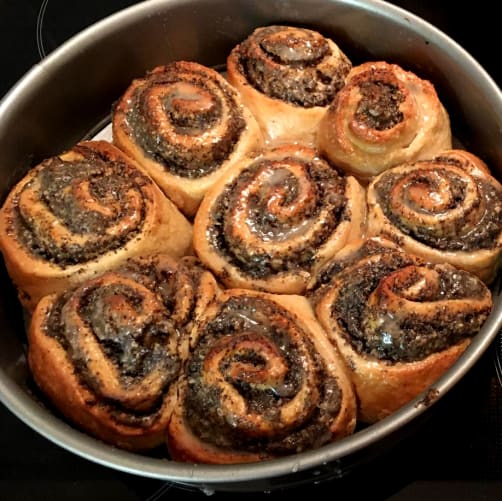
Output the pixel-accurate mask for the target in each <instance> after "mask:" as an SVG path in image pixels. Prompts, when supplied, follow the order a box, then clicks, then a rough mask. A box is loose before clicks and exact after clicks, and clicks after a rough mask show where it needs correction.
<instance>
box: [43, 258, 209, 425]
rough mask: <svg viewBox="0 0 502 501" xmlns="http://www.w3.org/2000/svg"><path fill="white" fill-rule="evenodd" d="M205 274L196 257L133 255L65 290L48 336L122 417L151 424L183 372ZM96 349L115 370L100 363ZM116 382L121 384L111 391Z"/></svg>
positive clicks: (83, 381) (50, 317) (84, 382)
mask: <svg viewBox="0 0 502 501" xmlns="http://www.w3.org/2000/svg"><path fill="white" fill-rule="evenodd" d="M202 273H203V270H202V268H201V267H198V264H197V263H196V262H195V260H191V258H186V259H183V260H181V261H180V262H178V263H176V264H175V263H174V261H172V260H170V259H169V260H166V259H164V258H163V257H162V256H160V257H158V258H156V257H154V258H144V259H142V258H139V259H134V260H130V261H128V262H127V264H125V265H124V266H122V267H121V268H119V269H117V270H115V271H112V272H109V273H107V274H105V275H103V276H102V277H98V278H96V279H95V280H93V281H90V282H89V283H87V284H84V285H82V286H80V287H78V288H76V289H74V290H70V291H68V292H66V293H65V294H63V295H61V296H60V297H59V298H58V300H57V301H56V303H55V305H54V307H53V308H52V309H51V311H50V314H49V315H48V317H47V321H46V324H45V326H44V330H45V332H46V334H47V335H49V336H51V337H54V338H55V339H56V340H57V341H58V342H59V343H60V344H61V346H62V347H63V348H64V349H65V351H66V353H67V357H68V358H69V360H70V361H71V363H72V365H73V366H74V367H75V374H76V375H77V376H78V378H79V382H80V384H82V385H83V386H85V387H87V388H88V389H89V390H90V391H91V392H92V394H93V395H95V399H96V403H99V404H100V405H106V406H107V407H108V410H109V412H111V413H112V414H113V415H114V417H115V419H116V420H117V421H119V422H123V423H127V424H130V425H131V424H134V425H139V426H148V425H149V424H151V423H152V422H153V421H154V420H155V419H156V415H157V414H158V413H159V412H161V408H162V402H163V398H164V396H165V394H166V393H167V392H168V390H169V388H170V386H171V385H172V384H173V383H174V382H175V381H176V380H177V378H178V375H179V373H180V371H181V367H182V360H181V358H180V355H179V353H178V343H179V341H180V339H181V338H182V337H183V336H185V333H186V329H187V325H188V323H189V322H190V320H191V319H192V318H193V316H192V315H193V312H194V308H195V301H196V300H197V294H196V292H195V289H196V288H197V287H198V286H199V281H200V277H201V274H202ZM180 291H181V292H182V294H180ZM181 296H183V297H181ZM96 350H99V357H101V356H103V357H104V359H105V360H107V362H106V363H107V364H109V365H110V366H113V369H112V370H110V369H108V368H106V367H105V366H103V365H102V364H100V365H99V367H100V368H97V366H96V365H95V364H96V360H93V358H96V356H97V355H96V354H97V351H96ZM91 353H94V355H93V356H92V355H90V354H91ZM109 371H110V372H109ZM108 378H109V379H110V380H111V381H115V382H113V383H109V382H107V379H108ZM145 381H148V383H145ZM145 384H146V386H145ZM114 386H118V388H119V390H113V391H111V390H109V388H110V387H112V388H113V387H114ZM107 388H108V389H107ZM152 388H154V389H152ZM142 389H143V390H142ZM145 391H146V393H145ZM117 392H118V393H117ZM131 395H133V396H132V397H131Z"/></svg>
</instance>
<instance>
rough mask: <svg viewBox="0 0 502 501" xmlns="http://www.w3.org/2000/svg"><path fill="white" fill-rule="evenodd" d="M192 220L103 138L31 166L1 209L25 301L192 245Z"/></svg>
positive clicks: (6, 252)
mask: <svg viewBox="0 0 502 501" xmlns="http://www.w3.org/2000/svg"><path fill="white" fill-rule="evenodd" d="M191 240H192V227H191V224H190V223H189V222H188V221H187V220H186V219H185V217H184V216H183V215H182V214H181V213H180V212H179V211H178V209H177V208H176V206H175V205H174V204H173V203H172V202H171V201H170V200H169V199H167V197H166V196H165V195H164V194H163V193H162V192H161V191H160V189H159V188H158V187H157V186H156V185H155V183H154V182H153V181H152V180H151V178H150V177H149V176H148V175H147V174H145V173H144V172H143V171H142V170H141V169H140V167H139V166H138V165H137V164H136V163H135V162H134V161H133V160H131V159H130V158H128V157H127V156H126V155H125V154H124V153H122V152H121V151H120V150H119V149H117V148H116V147H115V146H113V145H112V144H111V143H108V142H106V141H84V142H81V143H78V144H77V145H75V146H74V147H73V148H71V149H70V150H68V151H66V152H64V153H62V154H61V155H58V156H55V157H52V158H49V159H47V160H45V161H43V162H41V163H40V164H39V165H38V166H36V167H34V168H33V169H31V170H30V171H29V172H28V173H27V174H26V176H25V177H24V178H23V179H22V180H21V181H20V182H19V183H18V184H17V185H16V186H15V187H14V188H13V189H12V190H11V191H10V193H9V195H8V197H7V199H6V201H5V203H4V205H3V206H2V209H1V210H0V249H1V251H2V253H3V257H4V259H5V264H6V267H7V270H8V272H9V275H10V277H11V279H12V280H13V282H14V284H15V285H16V287H17V288H18V291H19V299H20V301H21V303H22V304H23V306H24V307H25V308H27V309H28V310H32V309H33V308H34V307H35V305H36V303H37V301H38V300H39V299H40V298H41V297H43V296H45V295H47V294H50V293H53V292H60V291H64V290H65V289H67V288H68V287H71V286H73V285H75V284H77V283H80V282H82V281H83V280H85V279H87V278H89V277H91V276H93V275H96V274H98V273H102V272H104V271H106V270H108V269H110V268H112V267H114V266H118V265H119V264H120V263H122V262H124V261H125V260H126V259H128V258H130V257H133V256H136V255H140V254H144V253H151V252H166V253H168V254H171V255H173V256H182V255H184V254H186V253H190V252H191V245H192V242H191Z"/></svg>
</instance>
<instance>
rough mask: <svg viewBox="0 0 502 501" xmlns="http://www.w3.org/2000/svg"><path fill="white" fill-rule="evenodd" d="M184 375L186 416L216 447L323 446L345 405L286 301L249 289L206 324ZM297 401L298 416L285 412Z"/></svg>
mask: <svg viewBox="0 0 502 501" xmlns="http://www.w3.org/2000/svg"><path fill="white" fill-rule="evenodd" d="M186 374H187V381H188V388H187V394H186V400H185V403H186V406H185V411H184V412H185V418H186V419H187V421H188V423H189V425H190V427H191V429H192V430H193V431H194V433H196V434H197V436H199V437H200V438H201V439H202V440H203V441H207V442H209V443H212V444H214V445H216V446H219V447H229V448H232V449H239V448H240V449H245V450H247V451H253V452H269V453H272V454H288V453H292V452H300V451H302V450H306V449H310V448H312V447H316V446H320V445H322V444H323V443H325V442H326V441H327V440H329V437H330V431H329V423H330V422H332V419H333V417H334V416H336V415H337V414H338V412H339V410H340V406H341V391H340V388H339V387H338V385H337V381H336V379H335V378H334V377H333V376H330V375H329V372H328V371H327V368H326V367H325V365H324V363H323V361H322V359H321V357H320V355H319V354H318V353H317V351H316V350H315V347H314V345H313V344H312V342H311V341H310V339H309V337H308V334H306V333H305V332H304V331H303V330H302V328H301V327H300V326H299V325H298V324H297V322H296V320H295V318H294V317H292V316H291V314H290V313H289V312H288V311H286V310H284V309H283V308H282V307H281V306H279V305H278V304H276V303H275V302H272V301H269V300H268V299H265V298H260V297H255V296H252V295H237V296H233V297H230V298H228V299H226V300H225V301H224V302H223V303H222V304H221V306H220V307H219V309H218V313H217V314H216V315H215V316H214V317H211V319H209V321H208V322H206V323H205V324H204V325H203V326H202V327H201V332H200V337H198V342H197V345H196V347H195V349H194V351H193V353H192V355H191V357H190V359H189V361H188V365H187V371H186ZM229 388H230V389H229ZM296 400H298V403H296V402H295V401H296ZM236 401H237V402H241V401H242V402H244V406H243V407H242V406H241V405H240V403H238V404H235V402H236ZM293 405H294V406H295V407H294V408H295V410H297V415H296V414H295V417H294V418H289V417H288V418H284V416H283V409H285V408H291V406H293ZM286 415H288V412H286ZM285 419H287V422H285Z"/></svg>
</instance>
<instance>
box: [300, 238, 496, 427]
mask: <svg viewBox="0 0 502 501" xmlns="http://www.w3.org/2000/svg"><path fill="white" fill-rule="evenodd" d="M310 300H311V302H312V303H313V305H314V308H315V312H316V316H317V318H318V319H319V321H320V323H321V325H322V326H323V327H324V329H325V330H326V332H327V334H328V336H329V338H330V340H331V342H332V343H333V344H335V345H336V346H337V347H338V349H339V350H340V353H341V354H342V356H343V358H344V360H345V362H346V364H347V367H348V368H349V371H350V378H351V380H352V382H353V384H354V387H355V391H356V394H357V398H358V403H359V408H358V419H359V420H360V421H361V422H365V423H374V422H376V421H379V420H380V419H383V418H384V417H386V416H389V415H390V414H391V413H393V412H395V411H396V410H398V409H399V408H401V407H402V406H403V405H405V404H406V403H408V402H410V401H411V400H413V399H414V398H416V397H418V396H419V395H420V393H421V392H422V391H425V390H426V389H427V388H428V387H429V386H430V385H432V384H433V383H434V382H435V381H437V379H438V378H439V377H440V376H441V375H443V374H444V372H445V371H446V370H447V369H448V368H449V367H451V366H452V365H453V364H454V363H455V362H456V360H457V359H458V358H459V356H460V355H461V354H462V353H463V352H464V351H465V349H466V348H467V346H468V345H469V344H470V342H471V340H472V338H473V337H474V336H475V335H476V334H477V333H478V332H479V330H480V329H481V327H482V325H483V323H484V321H485V320H486V318H487V317H488V315H489V313H490V311H491V308H492V298H491V293H490V290H489V289H488V288H487V286H486V285H485V284H484V283H483V282H482V281H481V280H479V278H477V277H476V276H475V275H472V274H470V273H468V272H465V271H461V270H457V269H455V268H453V267H452V266H450V265H446V264H443V265H437V264H430V263H425V262H423V261H422V260H420V259H418V258H416V257H414V256H411V255H408V254H406V253H404V252H403V251H401V250H400V249H399V248H398V247H397V246H396V245H395V244H393V243H392V242H390V241H388V240H386V239H383V238H381V237H373V238H370V239H366V240H362V241H361V242H358V243H356V244H353V245H349V246H347V247H346V248H345V249H343V250H342V251H341V252H340V253H338V254H337V256H336V258H335V259H333V260H332V261H331V262H330V263H328V264H327V265H326V268H325V269H324V270H322V272H321V273H320V275H319V277H318V281H317V282H316V283H313V284H312V286H311V288H310Z"/></svg>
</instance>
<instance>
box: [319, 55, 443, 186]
mask: <svg viewBox="0 0 502 501" xmlns="http://www.w3.org/2000/svg"><path fill="white" fill-rule="evenodd" d="M318 147H319V149H320V150H321V152H322V153H323V154H324V155H326V157H327V158H329V159H330V160H331V161H332V162H333V163H334V164H335V165H336V166H338V167H340V168H342V169H344V170H346V171H347V172H349V173H351V174H353V175H354V176H356V177H357V178H358V179H360V180H364V181H368V180H371V179H372V178H373V177H374V176H376V175H378V174H380V173H381V172H383V171H385V170H386V169H389V168H390V167H393V166H395V165H398V164H401V163H403V162H410V161H414V160H419V159H423V158H430V157H432V156H433V155H436V154H437V153H439V152H441V151H443V150H446V149H449V148H451V147H452V135H451V129H450V119H449V115H448V113H447V111H446V109H445V107H444V106H443V104H442V102H441V101H440V99H439V96H438V94H437V92H436V89H435V88H434V86H433V84H432V83H431V82H429V81H428V80H424V79H422V78H420V77H419V76H418V75H416V74H415V73H413V72H411V71H406V70H404V69H403V68H402V67H400V66H398V65H397V64H389V63H387V62H385V61H374V62H365V63H363V64H361V65H358V66H354V67H353V68H352V70H351V71H350V73H349V75H348V76H347V80H346V83H345V86H344V87H343V88H342V89H341V90H340V91H339V92H338V94H337V95H336V97H335V99H334V100H333V102H332V103H331V105H330V106H329V107H328V110H327V112H326V114H325V115H324V116H323V119H322V120H321V123H320V125H319V133H318Z"/></svg>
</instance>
